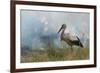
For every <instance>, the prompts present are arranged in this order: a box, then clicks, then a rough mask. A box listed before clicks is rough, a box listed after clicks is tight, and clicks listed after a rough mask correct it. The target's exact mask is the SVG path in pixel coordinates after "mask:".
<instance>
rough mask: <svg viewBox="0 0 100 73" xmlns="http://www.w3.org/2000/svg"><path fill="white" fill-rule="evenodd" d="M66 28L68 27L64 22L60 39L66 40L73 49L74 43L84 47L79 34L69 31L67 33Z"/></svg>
mask: <svg viewBox="0 0 100 73" xmlns="http://www.w3.org/2000/svg"><path fill="white" fill-rule="evenodd" d="M65 29H66V24H63V25H62V26H61V28H60V29H59V31H58V33H59V32H60V31H61V35H60V39H61V41H64V42H66V43H67V44H68V45H70V46H71V49H72V46H73V45H77V46H80V47H83V45H82V43H81V41H80V39H79V38H78V37H77V36H72V35H70V34H69V33H67V34H64V32H65ZM72 50H73V49H72Z"/></svg>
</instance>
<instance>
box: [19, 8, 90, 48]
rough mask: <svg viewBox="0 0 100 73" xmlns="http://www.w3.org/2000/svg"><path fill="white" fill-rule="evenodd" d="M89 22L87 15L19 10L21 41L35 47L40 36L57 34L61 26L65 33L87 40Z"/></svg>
mask: <svg viewBox="0 0 100 73" xmlns="http://www.w3.org/2000/svg"><path fill="white" fill-rule="evenodd" d="M89 20H90V18H89V13H75V12H51V11H32V10H21V39H22V40H21V41H22V44H25V45H29V44H32V43H33V44H35V46H36V45H37V43H39V42H40V40H39V38H40V36H43V35H52V34H57V32H58V30H59V28H60V27H61V25H62V24H66V25H67V28H66V31H65V33H71V34H73V35H77V36H79V37H80V38H83V35H84V37H87V38H89V24H90V22H89ZM37 46H39V45H37Z"/></svg>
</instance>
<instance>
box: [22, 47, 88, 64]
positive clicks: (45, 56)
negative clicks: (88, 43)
mask: <svg viewBox="0 0 100 73" xmlns="http://www.w3.org/2000/svg"><path fill="white" fill-rule="evenodd" d="M85 59H89V48H73V51H72V50H71V49H70V48H62V49H57V48H56V49H55V48H47V49H46V51H45V52H42V53H41V52H38V53H34V52H33V53H32V52H31V53H29V54H26V55H24V56H21V62H22V63H26V62H47V61H68V60H85Z"/></svg>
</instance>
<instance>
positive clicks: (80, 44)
mask: <svg viewBox="0 0 100 73" xmlns="http://www.w3.org/2000/svg"><path fill="white" fill-rule="evenodd" d="M76 37H77V39H78V41H79V46H81V47H84V46H83V44H82V43H81V41H80V39H79V38H78V36H76Z"/></svg>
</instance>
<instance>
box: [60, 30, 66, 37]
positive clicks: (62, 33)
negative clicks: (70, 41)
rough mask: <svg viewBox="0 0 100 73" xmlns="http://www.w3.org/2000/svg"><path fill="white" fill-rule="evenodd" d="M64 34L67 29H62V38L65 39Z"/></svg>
mask: <svg viewBox="0 0 100 73" xmlns="http://www.w3.org/2000/svg"><path fill="white" fill-rule="evenodd" d="M64 32H65V29H62V32H61V37H63V35H64Z"/></svg>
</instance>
